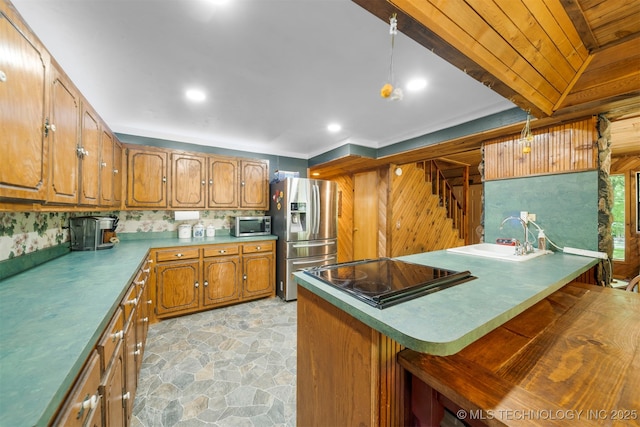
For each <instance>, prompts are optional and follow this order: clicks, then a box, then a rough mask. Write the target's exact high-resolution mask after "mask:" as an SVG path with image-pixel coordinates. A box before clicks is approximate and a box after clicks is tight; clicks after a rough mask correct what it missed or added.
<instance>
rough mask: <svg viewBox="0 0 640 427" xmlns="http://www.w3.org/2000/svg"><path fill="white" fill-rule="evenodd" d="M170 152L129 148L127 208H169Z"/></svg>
mask: <svg viewBox="0 0 640 427" xmlns="http://www.w3.org/2000/svg"><path fill="white" fill-rule="evenodd" d="M168 158H169V154H168V152H166V151H164V150H157V149H148V148H127V206H128V207H136V208H151V207H154V208H166V207H167V161H168Z"/></svg>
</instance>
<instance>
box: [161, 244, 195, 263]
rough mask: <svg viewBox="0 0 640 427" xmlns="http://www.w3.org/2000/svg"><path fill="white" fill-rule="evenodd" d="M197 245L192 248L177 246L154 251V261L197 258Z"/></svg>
mask: <svg viewBox="0 0 640 427" xmlns="http://www.w3.org/2000/svg"><path fill="white" fill-rule="evenodd" d="M198 251H199V249H198V247H193V248H177V249H164V250H161V251H156V261H157V262H164V261H176V260H180V259H193V258H198V255H199V253H198Z"/></svg>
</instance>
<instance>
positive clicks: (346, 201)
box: [331, 175, 353, 262]
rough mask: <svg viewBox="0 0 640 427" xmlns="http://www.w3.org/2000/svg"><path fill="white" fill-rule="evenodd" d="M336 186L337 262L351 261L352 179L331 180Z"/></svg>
mask: <svg viewBox="0 0 640 427" xmlns="http://www.w3.org/2000/svg"><path fill="white" fill-rule="evenodd" d="M331 181H335V182H336V183H337V184H338V262H349V261H353V178H352V177H351V175H341V176H338V177H335V178H332V179H331Z"/></svg>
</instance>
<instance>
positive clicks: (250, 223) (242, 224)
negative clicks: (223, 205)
mask: <svg viewBox="0 0 640 427" xmlns="http://www.w3.org/2000/svg"><path fill="white" fill-rule="evenodd" d="M267 234H271V217H270V216H236V217H233V222H232V223H231V235H232V236H235V237H247V236H263V235H267Z"/></svg>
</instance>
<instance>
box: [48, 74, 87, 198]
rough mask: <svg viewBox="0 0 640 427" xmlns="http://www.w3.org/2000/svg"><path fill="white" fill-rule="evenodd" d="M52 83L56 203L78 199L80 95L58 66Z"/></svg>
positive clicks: (52, 187)
mask: <svg viewBox="0 0 640 427" xmlns="http://www.w3.org/2000/svg"><path fill="white" fill-rule="evenodd" d="M52 72H53V73H54V78H53V84H52V86H51V124H52V126H55V131H53V132H51V133H50V135H49V139H50V142H49V153H50V154H49V169H50V174H49V195H48V197H47V200H48V201H49V202H53V203H72V204H76V203H78V154H77V151H76V150H77V148H78V145H79V143H80V98H79V94H78V91H77V90H76V89H75V87H74V86H73V85H72V84H71V82H69V80H68V79H67V78H65V77H64V75H63V74H62V73H60V72H59V71H58V70H57V69H56V68H55V67H54V68H53V69H52Z"/></svg>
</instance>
